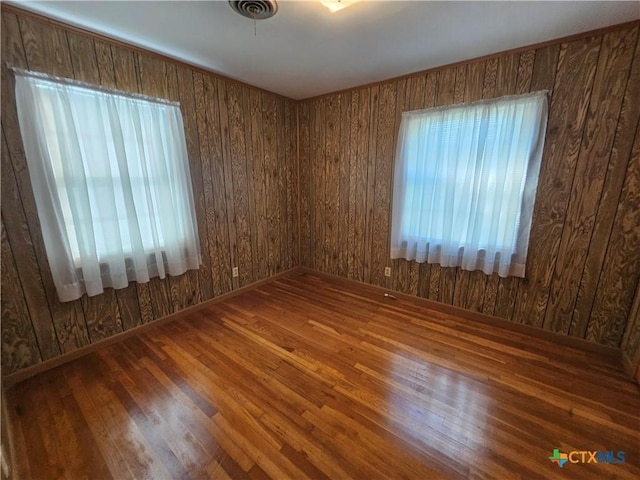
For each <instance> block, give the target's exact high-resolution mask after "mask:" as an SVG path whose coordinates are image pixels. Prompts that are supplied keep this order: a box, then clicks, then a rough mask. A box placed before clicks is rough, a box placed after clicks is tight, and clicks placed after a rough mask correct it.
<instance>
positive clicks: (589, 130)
mask: <svg viewBox="0 0 640 480" xmlns="http://www.w3.org/2000/svg"><path fill="white" fill-rule="evenodd" d="M637 36H638V29H634V30H631V31H621V32H612V33H610V34H607V35H605V36H604V38H603V39H602V47H601V48H600V55H599V57H598V66H597V70H596V72H597V73H596V76H595V79H594V81H593V88H592V89H591V97H590V99H589V110H588V112H587V116H586V119H585V125H584V130H583V133H582V142H581V144H580V153H579V155H578V158H577V164H576V170H575V174H574V176H573V185H572V187H571V194H570V201H569V204H568V206H567V213H566V215H567V219H566V221H565V226H564V229H563V232H562V238H561V239H560V246H559V248H558V256H557V260H556V265H555V270H554V275H553V279H552V280H551V286H550V289H549V300H548V302H547V309H546V312H545V317H544V323H545V324H546V325H547V326H549V328H550V329H553V330H555V331H558V332H563V333H568V332H569V328H570V326H571V322H572V318H573V312H574V306H575V302H576V298H577V296H578V287H579V285H580V281H581V278H582V277H583V275H584V273H585V272H584V268H585V259H586V257H587V253H588V250H589V246H590V240H591V237H592V233H593V226H594V223H595V218H596V214H597V211H598V205H599V203H600V199H601V197H602V188H603V185H604V181H605V177H606V174H607V169H608V166H609V157H610V155H611V152H612V148H613V141H614V136H615V131H616V126H617V123H618V118H619V117H620V108H621V106H622V100H623V98H624V94H625V90H626V87H627V81H628V78H629V72H630V70H631V60H632V58H633V53H634V51H635V44H636V40H637ZM594 158H599V159H601V161H598V162H594V161H593V159H594ZM594 248H599V246H598V245H594ZM587 274H588V273H587Z"/></svg>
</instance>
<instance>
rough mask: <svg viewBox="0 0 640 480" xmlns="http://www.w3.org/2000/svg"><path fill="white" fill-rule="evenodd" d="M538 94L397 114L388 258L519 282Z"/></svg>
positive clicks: (542, 115) (533, 175) (533, 178)
mask: <svg viewBox="0 0 640 480" xmlns="http://www.w3.org/2000/svg"><path fill="white" fill-rule="evenodd" d="M546 122H547V95H546V92H537V93H533V94H528V95H521V96H511V97H503V98H500V99H496V100H491V101H482V102H477V103H472V104H467V105H456V106H451V107H443V108H433V109H429V110H421V111H415V112H405V113H404V114H403V115H402V122H401V124H400V131H399V136H398V149H397V152H396V165H395V176H394V190H393V211H392V227H391V228H392V231H391V257H392V258H406V259H408V260H416V261H418V262H425V261H426V262H429V263H439V264H440V265H442V266H444V267H456V266H459V267H461V268H462V269H464V270H482V271H483V272H484V273H486V274H487V275H489V274H491V273H493V272H496V273H498V274H499V275H500V276H503V277H506V276H508V275H514V276H519V277H523V276H524V270H525V263H526V255H527V247H528V243H529V231H530V228H531V216H532V213H533V205H534V201H535V191H536V186H537V183H538V173H539V170H540V160H541V158H542V148H543V144H544V133H545V130H546Z"/></svg>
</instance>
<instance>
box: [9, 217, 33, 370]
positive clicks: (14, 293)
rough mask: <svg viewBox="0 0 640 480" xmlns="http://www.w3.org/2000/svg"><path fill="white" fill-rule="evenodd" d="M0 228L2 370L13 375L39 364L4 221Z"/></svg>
mask: <svg viewBox="0 0 640 480" xmlns="http://www.w3.org/2000/svg"><path fill="white" fill-rule="evenodd" d="M0 228H1V231H0V233H1V235H2V238H1V246H2V258H1V261H2V292H1V297H0V299H1V303H2V305H1V311H2V342H1V344H2V356H1V358H2V370H3V371H6V372H5V374H6V373H13V372H16V371H18V370H20V369H22V368H25V367H30V366H31V365H34V364H36V363H38V362H40V361H41V357H40V351H39V349H38V343H37V341H36V337H35V333H34V331H33V326H32V324H31V322H29V311H28V310H27V303H26V301H25V298H24V295H23V292H22V288H21V286H20V279H19V278H18V271H17V268H16V264H15V262H14V261H13V252H12V251H11V246H10V245H9V241H8V240H7V235H6V228H5V226H4V221H2V224H1V225H0Z"/></svg>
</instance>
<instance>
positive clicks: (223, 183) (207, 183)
mask: <svg viewBox="0 0 640 480" xmlns="http://www.w3.org/2000/svg"><path fill="white" fill-rule="evenodd" d="M7 63H8V64H9V65H12V66H15V67H19V68H23V69H29V70H35V71H40V72H45V73H50V74H54V75H59V76H63V77H68V78H75V79H78V80H82V81H85V82H91V83H95V84H100V85H104V86H107V87H114V88H118V89H121V90H126V91H130V92H141V93H144V94H148V95H153V96H159V97H163V98H168V99H171V100H177V101H180V104H181V108H182V112H183V116H184V123H185V129H186V139H187V147H188V152H189V161H190V167H191V176H192V183H193V191H194V196H195V204H196V213H197V217H198V228H199V234H200V246H201V249H202V254H203V265H202V267H201V268H200V269H199V270H198V271H191V272H188V273H187V274H185V275H182V276H179V277H170V278H168V279H166V280H160V279H153V280H152V281H151V282H149V283H147V284H134V283H132V284H130V285H129V287H128V288H126V289H122V290H113V289H107V290H106V291H105V293H104V294H103V295H99V296H96V297H91V298H88V297H86V296H85V297H83V298H82V299H80V300H77V301H75V302H70V303H60V302H59V301H58V299H57V296H56V293H55V289H54V286H53V282H52V279H51V272H50V269H49V265H48V262H47V258H46V254H45V250H44V244H43V241H42V234H41V230H40V224H39V221H38V216H37V214H36V207H35V203H34V197H33V192H32V189H31V183H30V179H29V174H28V171H27V167H26V163H25V158H24V152H23V147H22V141H21V137H20V132H19V128H18V122H17V117H16V110H15V98H14V78H13V75H12V74H11V73H10V72H9V71H8V70H7V65H6V64H7ZM295 109H296V104H295V102H293V101H291V100H287V99H284V98H282V97H279V96H276V95H273V94H270V93H267V92H264V91H262V90H259V89H255V88H252V87H249V86H246V85H243V84H240V83H237V82H233V81H230V80H226V79H224V78H221V77H218V76H213V75H209V74H206V73H202V72H201V71H199V70H196V69H191V68H189V67H187V66H184V65H180V64H177V63H176V62H171V61H165V60H163V59H162V58H161V57H159V56H155V55H151V54H146V53H143V52H140V51H137V50H134V49H129V48H126V47H123V46H122V45H120V44H117V43H115V42H114V43H111V42H107V41H102V40H99V39H97V38H95V37H93V36H87V35H84V34H82V33H79V32H77V31H75V30H73V29H66V28H62V27H60V26H59V25H57V24H53V23H51V22H47V21H42V20H40V19H37V18H34V17H33V16H31V15H28V14H22V13H20V12H16V11H15V10H13V9H5V8H4V7H3V11H2V220H1V221H2V244H1V245H2V292H1V293H2V374H3V375H7V374H10V373H13V372H15V371H17V370H20V369H22V368H25V367H27V366H30V365H34V364H36V363H38V362H40V361H43V360H48V359H51V358H54V357H56V356H59V355H60V354H63V353H66V352H70V351H73V350H75V349H77V348H79V347H83V346H85V345H88V344H91V343H93V342H96V341H98V340H102V339H104V338H107V337H109V336H111V335H114V334H116V333H118V332H121V331H124V330H127V329H130V328H132V327H135V326H137V325H140V324H141V323H147V322H151V321H153V320H155V319H157V318H160V317H163V316H166V315H168V314H170V313H173V312H177V311H180V310H182V309H184V308H185V307H188V306H190V305H194V304H197V303H199V302H202V301H205V300H207V299H210V298H212V297H214V296H217V295H220V294H223V293H225V292H228V291H230V290H232V289H235V288H238V287H240V286H244V285H247V284H249V283H252V282H254V281H257V280H260V279H263V278H266V277H269V276H270V275H273V274H274V273H277V272H280V271H283V270H286V269H289V268H291V267H293V266H295V265H297V264H298V263H299V261H298V250H297V245H298V242H297V237H296V232H297V231H298V228H297V218H298V216H297V215H298V214H297V211H298V207H297V195H296V192H297V188H296V185H297V183H298V180H297V172H298V170H297V167H296V166H297V162H296V158H297V153H296V151H295V148H296V144H295V140H296V118H295V111H296V110H295ZM234 266H237V267H238V268H239V274H240V275H239V277H238V278H232V275H231V273H232V267H234Z"/></svg>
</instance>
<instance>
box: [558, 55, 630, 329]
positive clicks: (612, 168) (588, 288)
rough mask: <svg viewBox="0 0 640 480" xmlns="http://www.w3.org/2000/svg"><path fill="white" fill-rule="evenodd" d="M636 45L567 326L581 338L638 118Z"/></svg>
mask: <svg viewBox="0 0 640 480" xmlns="http://www.w3.org/2000/svg"><path fill="white" fill-rule="evenodd" d="M638 48H639V47H638V43H636V49H635V55H634V56H633V65H632V67H631V71H630V73H629V78H628V80H627V88H626V92H625V96H624V100H623V102H622V110H621V112H620V117H619V118H618V121H617V127H616V133H615V137H614V140H613V146H612V149H611V155H610V157H609V165H608V168H607V172H606V178H605V181H604V185H603V188H602V195H601V198H600V202H599V204H598V213H597V216H596V219H595V224H594V227H593V234H592V235H591V242H590V244H589V252H588V255H587V257H586V261H585V266H584V272H583V274H582V279H581V280H580V287H579V289H578V296H577V298H576V304H575V308H574V313H573V319H572V323H571V329H570V330H569V333H570V334H571V335H575V336H577V337H581V338H583V337H584V335H585V331H586V328H587V325H588V323H589V318H590V316H591V310H592V308H593V301H594V297H595V292H596V290H597V288H598V279H599V275H600V272H601V270H602V267H603V264H604V257H605V253H606V248H605V245H607V243H608V241H609V238H610V235H611V229H612V227H613V221H614V218H615V211H616V208H617V205H618V203H619V201H620V193H621V190H622V185H623V182H624V179H625V175H626V171H627V167H628V165H629V159H630V156H631V149H632V146H633V140H634V136H635V132H634V131H633V125H634V124H637V123H638V122H639V121H640V102H638V101H637V100H638V98H640V50H639V49H638Z"/></svg>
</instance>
